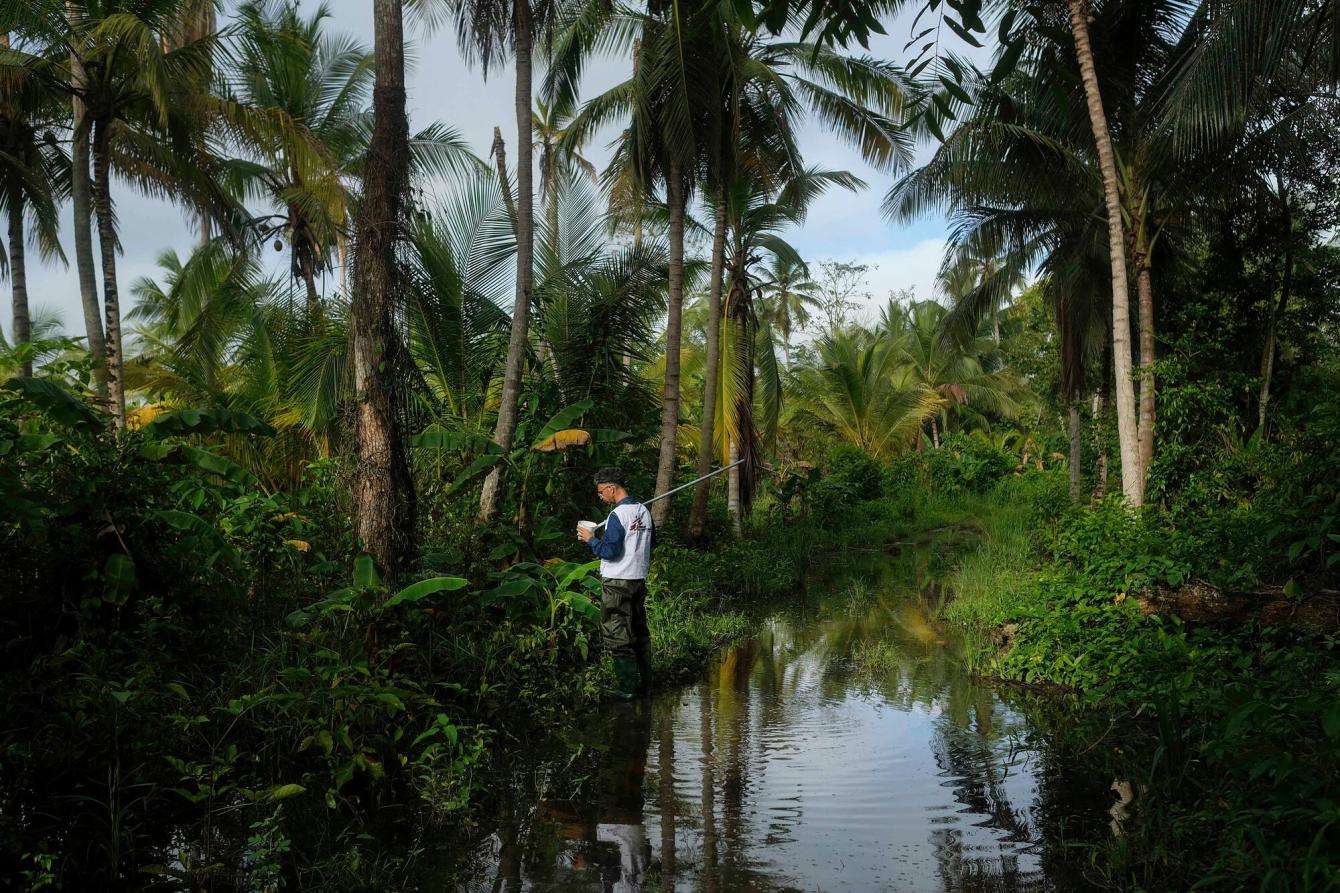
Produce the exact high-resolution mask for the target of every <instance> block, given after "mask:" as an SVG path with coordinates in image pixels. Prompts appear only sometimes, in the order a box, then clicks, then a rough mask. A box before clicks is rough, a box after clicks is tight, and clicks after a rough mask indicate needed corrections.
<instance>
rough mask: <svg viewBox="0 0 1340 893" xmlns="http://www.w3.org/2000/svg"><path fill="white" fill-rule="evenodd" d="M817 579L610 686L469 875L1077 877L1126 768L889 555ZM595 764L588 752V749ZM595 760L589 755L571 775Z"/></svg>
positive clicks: (602, 880)
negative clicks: (972, 636)
mask: <svg viewBox="0 0 1340 893" xmlns="http://www.w3.org/2000/svg"><path fill="white" fill-rule="evenodd" d="M887 565H888V563H887V562H886V566H884V567H877V568H875V569H873V570H872V569H870V568H865V569H862V570H861V571H860V572H851V573H849V574H848V575H846V576H845V577H844V576H838V577H837V578H835V579H831V580H828V581H826V582H825V583H822V584H819V585H818V591H817V593H811V594H810V595H809V596H808V597H806V598H805V599H803V600H800V599H798V601H803V602H804V604H803V605H798V606H795V607H791V608H786V609H782V610H779V611H778V612H777V613H775V614H774V615H773V616H771V617H769V618H768V619H767V620H766V621H765V622H764V623H763V624H762V626H761V629H760V632H759V633H758V634H757V636H756V637H754V638H753V639H751V640H749V641H747V642H744V643H742V644H740V645H739V646H737V647H734V648H731V649H729V650H727V651H725V652H724V653H723V654H721V655H720V657H719V658H718V659H717V660H716V661H714V662H713V664H712V665H711V666H710V667H709V668H708V669H707V670H706V672H705V673H704V674H703V677H702V679H701V680H700V681H699V682H697V683H696V684H692V685H688V686H684V687H680V688H674V689H671V690H665V691H661V692H660V693H658V694H657V696H656V697H655V698H653V699H652V700H651V701H650V702H649V703H645V704H637V705H611V706H609V707H606V708H603V709H601V710H600V711H597V713H596V714H594V715H593V716H592V718H591V721H590V723H589V725H587V726H586V728H584V729H583V731H582V734H581V742H582V745H583V747H584V748H587V751H586V757H587V758H586V760H584V761H582V760H578V761H575V762H574V763H573V764H571V765H569V766H568V767H567V768H565V769H563V770H557V771H554V772H550V773H546V774H544V775H543V777H542V778H541V780H539V781H538V782H537V783H535V784H533V785H527V786H522V787H523V789H522V790H520V791H518V792H516V793H514V795H513V798H512V802H510V803H508V805H507V806H506V808H505V809H504V815H505V816H506V817H507V818H506V819H505V820H504V821H503V823H502V826H501V827H499V828H497V829H496V831H495V832H494V833H493V834H491V835H489V836H488V837H487V838H486V839H484V840H483V841H482V842H481V844H480V846H479V849H478V851H477V852H476V853H475V856H474V859H473V864H474V867H473V869H472V870H471V871H470V874H471V876H472V877H473V880H472V881H471V882H469V883H468V884H467V886H466V889H467V890H470V891H485V890H489V891H497V890H615V891H636V890H662V891H670V890H686V891H687V890H693V891H712V893H716V891H721V893H727V891H790V890H830V891H832V890H909V891H911V890H935V891H940V890H966V891H976V890H1035V889H1037V890H1051V889H1055V890H1075V889H1083V888H1085V887H1086V886H1087V883H1086V879H1085V877H1084V875H1083V873H1082V871H1081V870H1080V867H1079V866H1080V865H1082V864H1083V862H1084V861H1086V860H1084V859H1083V856H1082V852H1081V851H1080V850H1079V849H1078V848H1077V847H1075V846H1074V844H1075V843H1076V842H1079V841H1083V840H1086V839H1092V838H1093V837H1095V836H1096V835H1104V834H1110V833H1112V832H1111V830H1110V824H1111V822H1112V814H1111V813H1110V809H1111V807H1112V799H1113V795H1112V794H1111V792H1110V789H1111V786H1112V784H1113V778H1112V776H1111V774H1106V775H1105V774H1104V773H1103V772H1101V771H1100V770H1099V769H1098V768H1097V767H1095V766H1092V765H1085V764H1084V761H1083V759H1082V758H1080V759H1076V758H1074V757H1073V756H1066V755H1065V754H1072V753H1074V751H1075V748H1073V747H1069V748H1061V747H1057V746H1055V741H1056V740H1058V738H1059V733H1060V730H1061V729H1062V728H1063V727H1064V726H1065V724H1066V722H1067V721H1066V719H1065V715H1064V714H1065V711H1063V710H1056V709H1046V708H1045V704H1044V705H1040V704H1039V701H1038V698H1037V697H1036V696H1027V695H1023V694H1020V693H1018V692H1012V691H1010V690H1006V689H1003V688H999V687H996V686H993V685H991V684H989V683H986V682H983V681H980V680H976V679H973V678H970V677H969V676H968V675H967V674H966V673H965V672H964V669H963V663H962V661H961V660H960V659H959V658H958V657H957V655H956V653H955V649H956V647H957V646H956V643H955V642H954V641H952V639H951V638H950V637H949V636H948V635H947V634H946V632H945V631H944V630H943V629H941V628H940V627H939V626H938V625H937V624H936V623H935V622H934V621H933V620H932V618H933V617H934V616H935V613H936V609H937V607H938V606H937V604H936V599H937V598H938V596H937V595H936V594H935V593H934V591H933V589H932V590H931V591H930V592H927V591H926V590H925V589H924V588H919V587H918V586H916V585H914V582H913V581H912V580H909V579H908V578H907V575H906V574H905V573H903V572H901V571H900V570H897V569H895V568H893V567H892V566H887ZM579 767H585V768H584V769H582V768H579ZM573 776H576V777H573Z"/></svg>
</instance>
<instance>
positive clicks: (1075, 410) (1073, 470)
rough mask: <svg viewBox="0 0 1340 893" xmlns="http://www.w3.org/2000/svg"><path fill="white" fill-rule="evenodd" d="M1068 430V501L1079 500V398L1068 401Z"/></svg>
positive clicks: (1080, 458) (1080, 457) (1080, 459)
mask: <svg viewBox="0 0 1340 893" xmlns="http://www.w3.org/2000/svg"><path fill="white" fill-rule="evenodd" d="M1068 430H1069V433H1070V501H1071V502H1076V503H1077V502H1079V498H1080V483H1081V481H1080V463H1081V461H1083V460H1082V456H1081V453H1080V421H1079V399H1078V398H1076V399H1074V400H1071V401H1070V419H1069V425H1068Z"/></svg>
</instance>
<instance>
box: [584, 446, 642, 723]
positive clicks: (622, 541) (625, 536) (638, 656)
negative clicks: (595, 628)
mask: <svg viewBox="0 0 1340 893" xmlns="http://www.w3.org/2000/svg"><path fill="white" fill-rule="evenodd" d="M595 483H596V493H597V494H598V495H599V496H600V500H601V501H602V502H604V503H606V504H608V505H612V506H614V509H613V511H611V512H610V515H609V518H607V519H606V521H605V529H604V532H603V533H601V534H600V535H598V536H597V535H596V534H595V533H594V532H593V531H590V530H587V529H586V528H584V527H581V526H578V528H577V538H578V539H580V540H581V541H582V542H584V543H586V544H587V545H589V546H590V547H591V551H592V552H594V553H595V554H596V556H597V557H598V558H599V559H600V577H601V580H602V584H603V585H602V586H601V599H600V633H601V639H602V640H603V642H604V644H605V650H606V651H607V652H609V654H610V656H611V657H612V658H613V659H614V676H615V679H616V680H617V681H618V686H619V688H618V696H619V697H620V698H621V699H623V700H632V699H633V698H634V697H637V696H638V695H642V696H644V697H645V696H646V695H648V694H650V692H651V636H650V634H649V633H648V631H647V566H648V565H649V564H650V563H651V545H652V524H651V512H649V511H647V509H646V507H645V506H643V505H642V504H641V503H639V502H637V501H635V500H634V499H633V497H631V496H629V495H628V491H627V490H626V489H624V476H623V472H622V471H621V470H619V469H618V468H602V469H600V470H599V471H597V472H596V474H595Z"/></svg>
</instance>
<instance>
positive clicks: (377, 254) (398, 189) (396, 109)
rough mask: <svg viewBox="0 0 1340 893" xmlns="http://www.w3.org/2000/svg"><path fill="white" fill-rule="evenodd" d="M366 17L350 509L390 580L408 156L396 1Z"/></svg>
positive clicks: (401, 459)
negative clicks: (367, 116) (369, 110)
mask: <svg viewBox="0 0 1340 893" xmlns="http://www.w3.org/2000/svg"><path fill="white" fill-rule="evenodd" d="M372 21H373V33H374V39H373V47H374V49H373V52H374V57H375V68H376V89H375V90H374V92H373V129H372V139H371V141H370V143H369V145H368V155H367V161H366V163H365V165H364V179H363V202H362V207H361V209H360V214H359V217H358V221H357V230H356V238H355V261H354V294H353V303H352V307H351V319H352V323H353V358H354V362H353V367H354V392H355V394H356V395H357V401H356V428H357V432H358V474H357V480H356V481H355V513H356V525H357V527H356V533H357V537H358V542H359V545H360V548H362V549H364V550H365V551H366V552H367V553H368V554H370V555H371V556H372V558H373V560H375V561H376V562H377V564H378V566H379V567H380V568H381V569H382V570H383V571H384V572H385V573H386V574H387V575H388V577H389V578H391V579H394V578H395V577H396V575H397V574H399V573H400V572H401V571H402V570H403V569H404V568H405V567H406V565H407V563H408V561H409V560H410V556H411V555H412V549H413V544H414V524H415V513H414V503H415V494H414V481H413V479H412V478H411V476H410V471H409V457H408V454H407V453H408V444H406V442H405V439H404V436H403V433H402V431H401V422H400V414H399V413H398V411H397V406H396V402H395V398H396V390H395V385H394V382H395V381H396V378H397V377H398V376H399V375H402V374H404V369H405V364H406V359H405V356H404V353H405V352H404V348H403V346H402V344H401V340H400V332H399V330H398V327H397V326H396V311H397V309H398V307H400V306H401V296H402V292H401V288H402V283H400V281H399V276H398V271H397V268H396V247H397V244H398V242H399V241H400V238H401V235H402V233H403V231H404V218H405V215H406V213H407V210H408V208H407V202H406V198H407V196H406V190H407V188H408V185H409V165H410V152H409V125H408V120H407V118H406V113H405V37H404V9H403V3H402V0H374V3H373V12H372ZM527 110H528V111H529V106H528V107H527Z"/></svg>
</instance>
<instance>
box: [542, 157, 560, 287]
mask: <svg viewBox="0 0 1340 893" xmlns="http://www.w3.org/2000/svg"><path fill="white" fill-rule="evenodd" d="M553 152H554V150H553V149H550V150H549V153H548V154H549V155H550V156H552V155H553ZM546 179H547V180H548V181H549V195H548V200H549V201H548V208H547V211H548V216H549V238H550V239H552V240H553V250H554V257H555V258H556V259H557V260H558V262H559V263H562V262H563V252H562V250H561V248H560V245H561V244H562V243H561V241H560V240H559V238H558V181H557V180H555V179H554V164H553V162H552V161H551V162H550V163H549V171H548V173H547V175H546Z"/></svg>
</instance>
